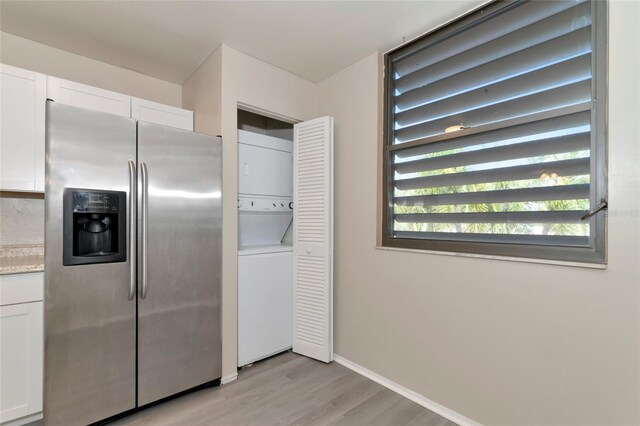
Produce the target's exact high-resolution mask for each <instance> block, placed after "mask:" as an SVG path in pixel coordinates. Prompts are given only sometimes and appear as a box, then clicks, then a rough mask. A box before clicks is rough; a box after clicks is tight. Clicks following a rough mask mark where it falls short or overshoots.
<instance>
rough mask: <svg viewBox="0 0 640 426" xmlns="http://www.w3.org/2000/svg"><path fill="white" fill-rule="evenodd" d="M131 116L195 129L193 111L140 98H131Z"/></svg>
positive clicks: (151, 121)
mask: <svg viewBox="0 0 640 426" xmlns="http://www.w3.org/2000/svg"><path fill="white" fill-rule="evenodd" d="M131 118H135V119H136V120H141V121H147V122H149V123H155V124H161V125H163V126H169V127H175V128H178V129H183V130H189V131H191V132H192V131H193V112H192V111H188V110H186V109H181V108H176V107H172V106H168V105H163V104H159V103H157V102H151V101H147V100H145V99H140V98H131Z"/></svg>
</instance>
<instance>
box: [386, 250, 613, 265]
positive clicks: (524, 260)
mask: <svg viewBox="0 0 640 426" xmlns="http://www.w3.org/2000/svg"><path fill="white" fill-rule="evenodd" d="M376 250H388V251H401V252H410V253H423V254H435V255H440V256H455V257H471V258H475V259H491V260H502V261H509V262H522V263H538V264H543V265H556V266H568V267H573V268H587V269H598V270H605V269H607V265H606V264H600V263H585V262H567V261H563V260H548V259H531V258H527V257H509V256H492V255H487V254H473V253H458V252H449V251H436V250H419V249H409V248H400V247H386V246H380V245H376Z"/></svg>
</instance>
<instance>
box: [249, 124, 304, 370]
mask: <svg viewBox="0 0 640 426" xmlns="http://www.w3.org/2000/svg"><path fill="white" fill-rule="evenodd" d="M292 149H293V141H291V140H287V139H282V138H278V137H273V136H268V135H264V134H260V133H254V132H251V131H247V130H238V248H239V250H238V366H239V367H241V366H244V365H247V364H251V363H253V362H255V361H258V360H260V359H263V358H267V357H269V356H271V355H274V354H277V353H279V352H282V351H285V350H287V349H290V348H291V345H292V317H293V306H292V303H293V253H292V250H293V247H292V243H291V241H292V240H291V226H292V225H291V223H292V221H293V193H292V189H293V176H292V174H293V156H292Z"/></svg>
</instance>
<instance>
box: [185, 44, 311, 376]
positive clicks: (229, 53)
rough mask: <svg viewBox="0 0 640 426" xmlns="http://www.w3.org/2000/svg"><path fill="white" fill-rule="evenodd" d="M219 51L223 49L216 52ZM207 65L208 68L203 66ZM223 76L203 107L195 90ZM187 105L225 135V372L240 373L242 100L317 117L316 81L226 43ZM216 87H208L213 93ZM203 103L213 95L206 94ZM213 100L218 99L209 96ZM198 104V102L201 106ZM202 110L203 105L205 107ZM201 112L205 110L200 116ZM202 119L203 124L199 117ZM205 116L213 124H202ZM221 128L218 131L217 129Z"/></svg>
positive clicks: (201, 73) (194, 84)
mask: <svg viewBox="0 0 640 426" xmlns="http://www.w3.org/2000/svg"><path fill="white" fill-rule="evenodd" d="M218 51H219V53H218ZM203 67H204V68H203ZM218 73H220V74H219V75H220V76H221V77H220V78H221V79H220V86H219V87H220V88H221V89H220V90H221V98H220V99H221V101H222V102H221V105H220V108H219V109H217V107H216V106H215V105H211V104H208V105H205V106H203V105H202V104H201V103H200V102H201V100H202V99H200V96H196V97H197V98H198V100H196V99H195V98H196V97H193V96H192V95H191V94H192V93H196V92H198V91H199V88H200V87H216V85H217V83H216V81H217V79H218ZM185 88H186V89H185V90H186V92H185V94H186V95H185V97H184V99H185V108H193V109H194V110H195V111H196V130H197V131H199V129H203V130H208V131H212V130H213V131H214V133H210V134H221V135H222V139H223V149H222V175H223V177H222V206H223V207H222V209H223V212H222V225H223V226H222V240H223V241H222V253H223V255H222V275H223V278H222V306H223V312H222V347H223V354H222V375H223V377H224V376H229V375H233V374H235V373H236V367H237V359H238V354H237V347H238V333H237V330H238V322H237V315H238V312H237V303H238V300H237V292H238V277H237V273H238V259H237V252H238V216H237V215H238V212H237V207H236V206H237V196H238V167H237V166H238V143H237V127H238V123H237V109H238V104H239V103H241V104H244V105H245V106H251V107H253V108H255V109H257V110H262V111H266V112H270V113H272V114H274V115H276V116H277V117H274V118H278V117H279V118H280V119H283V118H288V119H289V120H308V119H311V118H314V117H315V116H316V85H315V84H314V83H311V82H309V81H307V80H304V79H302V78H300V77H298V76H296V75H293V74H291V73H289V72H287V71H283V70H282V69H280V68H277V67H274V66H273V65H269V64H267V63H265V62H262V61H259V60H257V59H255V58H253V57H251V56H248V55H245V54H244V53H241V52H238V51H237V50H234V49H232V48H230V47H228V46H226V45H222V46H221V47H219V48H218V49H217V50H216V52H214V54H213V55H212V57H210V58H209V59H208V60H207V61H205V63H204V64H203V65H202V66H201V67H200V68H199V69H198V70H197V71H196V73H195V74H194V75H193V76H192V77H191V78H190V79H189V80H187V82H186V83H185ZM214 91H215V90H207V91H206V93H213V92H214ZM204 96H205V102H206V99H207V98H208V97H209V95H208V94H205V95H204ZM209 102H211V103H214V104H215V103H216V102H217V101H216V99H215V98H211V99H210V101H209ZM198 105H200V106H198ZM203 108H204V109H203ZM200 112H202V114H200ZM199 116H200V117H201V118H200V120H201V123H200V125H201V126H203V127H199V124H198V117H199ZM202 120H206V121H207V122H209V123H219V125H217V124H212V126H211V127H210V126H209V125H208V124H207V125H204V124H203V122H202ZM218 129H219V130H218Z"/></svg>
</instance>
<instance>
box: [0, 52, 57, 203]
mask: <svg viewBox="0 0 640 426" xmlns="http://www.w3.org/2000/svg"><path fill="white" fill-rule="evenodd" d="M0 99H2V102H0V153H1V154H2V155H0V157H1V159H0V189H2V190H6V191H44V124H45V112H44V111H45V110H44V109H45V101H46V76H45V75H43V74H38V73H34V72H31V71H27V70H23V69H20V68H16V67H11V66H8V65H0Z"/></svg>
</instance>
